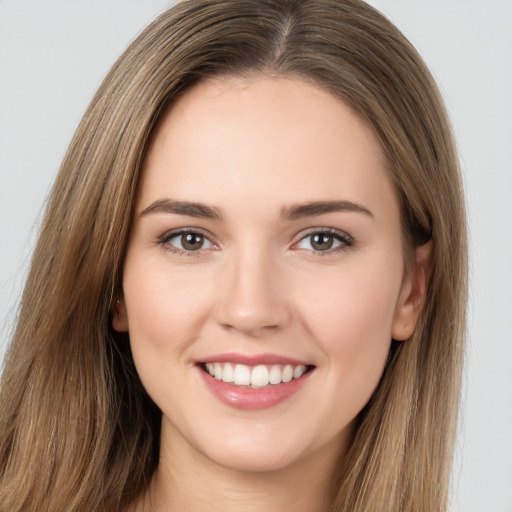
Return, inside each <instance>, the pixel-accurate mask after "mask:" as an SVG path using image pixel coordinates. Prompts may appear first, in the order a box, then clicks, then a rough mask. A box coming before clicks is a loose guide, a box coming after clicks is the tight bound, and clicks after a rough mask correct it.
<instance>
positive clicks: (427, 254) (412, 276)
mask: <svg viewBox="0 0 512 512" xmlns="http://www.w3.org/2000/svg"><path fill="white" fill-rule="evenodd" d="M432 247H433V242H432V240H430V241H428V242H427V243H426V244H423V245H421V246H419V247H416V249H415V250H414V253H415V258H414V265H413V268H412V269H411V271H410V272H409V275H408V276H407V277H406V279H405V280H404V283H403V286H402V290H401V292H400V297H399V299H398V302H397V306H396V309H395V317H394V319H393V328H392V337H393V339H394V340H397V341H404V340H406V339H408V338H409V337H410V336H411V335H412V333H413V332H414V328H415V326H416V322H417V321H418V318H419V316H420V313H421V310H422V309H423V305H424V304H425V301H426V298H427V291H428V283H429V279H430V273H431V269H432Z"/></svg>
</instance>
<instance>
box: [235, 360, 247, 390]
mask: <svg viewBox="0 0 512 512" xmlns="http://www.w3.org/2000/svg"><path fill="white" fill-rule="evenodd" d="M233 380H234V382H235V384H236V385H237V386H248V385H249V384H250V383H251V370H250V368H249V367H248V366H245V364H237V365H236V366H235V374H234V375H233Z"/></svg>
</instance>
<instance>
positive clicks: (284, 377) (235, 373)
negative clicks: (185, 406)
mask: <svg viewBox="0 0 512 512" xmlns="http://www.w3.org/2000/svg"><path fill="white" fill-rule="evenodd" d="M196 367H197V368H198V371H199V374H200V376H201V377H202V381H203V382H204V383H205V385H206V387H207V389H209V390H210V392H211V393H212V394H213V395H214V396H215V397H217V398H218V399H219V400H220V401H221V402H222V403H224V404H227V405H229V406H230V407H234V408H236V409H246V410H257V409H266V408H269V407H273V406H275V405H277V404H279V403H281V402H284V401H285V400H287V399H288V398H289V397H291V396H293V395H295V394H296V393H298V392H299V390H301V389H302V388H303V387H304V386H305V385H306V383H307V382H308V381H309V380H310V378H309V377H310V376H311V375H312V374H313V373H314V370H315V369H316V366H315V365H312V364H307V363H306V362H304V361H298V360H294V359H289V358H286V357H281V356H273V355H271V354H268V355H265V354H263V355H260V356H243V355H236V354H225V355H224V356H223V355H217V356H213V357H210V358H207V359H206V360H203V361H198V362H197V363H196Z"/></svg>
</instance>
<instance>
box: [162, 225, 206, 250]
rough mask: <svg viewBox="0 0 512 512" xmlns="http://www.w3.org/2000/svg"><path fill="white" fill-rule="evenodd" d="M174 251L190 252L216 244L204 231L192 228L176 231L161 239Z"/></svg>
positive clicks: (163, 243)
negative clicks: (200, 231)
mask: <svg viewBox="0 0 512 512" xmlns="http://www.w3.org/2000/svg"><path fill="white" fill-rule="evenodd" d="M159 243H161V244H162V245H165V246H166V247H167V248H169V249H170V250H171V251H173V252H181V253H187V252H188V253H190V252H197V251H200V250H204V249H212V248H214V247H215V245H214V244H213V243H212V242H211V241H210V240H209V239H208V238H207V237H206V236H205V235H204V234H202V233H199V232H197V231H192V230H183V231H178V232H177V231H174V232H171V233H168V234H166V235H165V236H164V237H162V239H161V240H160V241H159Z"/></svg>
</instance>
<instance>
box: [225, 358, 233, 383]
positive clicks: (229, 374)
mask: <svg viewBox="0 0 512 512" xmlns="http://www.w3.org/2000/svg"><path fill="white" fill-rule="evenodd" d="M233 378H234V370H233V365H232V364H231V363H226V364H225V365H224V369H223V370H222V380H223V381H224V382H233Z"/></svg>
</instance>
